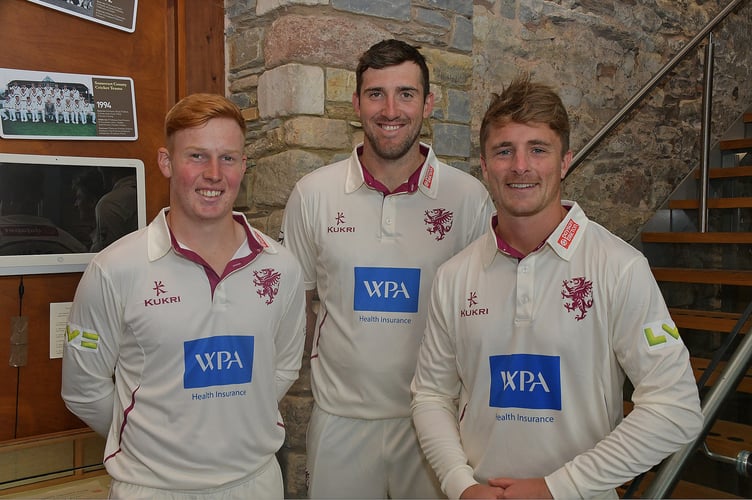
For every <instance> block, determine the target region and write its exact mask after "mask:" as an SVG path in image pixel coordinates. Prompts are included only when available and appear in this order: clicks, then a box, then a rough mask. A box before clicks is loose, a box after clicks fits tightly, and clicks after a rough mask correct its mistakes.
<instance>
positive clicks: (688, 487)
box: [616, 472, 742, 499]
mask: <svg viewBox="0 0 752 500" xmlns="http://www.w3.org/2000/svg"><path fill="white" fill-rule="evenodd" d="M654 478H655V473H654V472H648V473H647V474H645V477H644V478H643V479H642V481H641V482H640V485H639V486H638V487H637V489H636V490H635V491H634V493H633V494H632V497H631V498H642V494H643V493H644V492H645V490H646V489H647V488H648V486H649V485H650V483H651V481H653V479H654ZM630 483H631V481H630ZM630 483H627V484H625V485H624V486H621V487H619V488H617V489H616V493H617V494H618V495H619V498H624V494H625V493H626V492H627V488H628V486H629V484H630ZM669 498H703V499H707V498H742V497H738V496H735V495H732V494H731V493H728V492H726V491H721V490H716V489H714V488H709V487H707V486H703V485H701V484H695V483H690V482H689V481H683V480H680V481H679V482H677V483H676V486H674V489H673V491H672V492H671V496H670V497H669Z"/></svg>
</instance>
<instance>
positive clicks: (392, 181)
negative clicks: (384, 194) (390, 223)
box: [360, 142, 426, 191]
mask: <svg viewBox="0 0 752 500" xmlns="http://www.w3.org/2000/svg"><path fill="white" fill-rule="evenodd" d="M425 161H426V157H425V155H424V154H423V153H422V152H421V150H420V144H418V143H417V142H416V143H415V145H414V147H412V148H410V151H408V152H407V154H405V155H403V156H401V157H399V158H396V159H394V160H389V159H385V158H382V157H381V156H379V155H377V154H376V153H375V152H374V151H373V150H372V149H371V148H370V147H368V144H367V143H366V144H364V145H363V152H362V153H361V155H360V163H361V165H363V166H364V167H365V168H366V169H368V171H369V172H370V173H371V175H372V176H373V178H374V179H376V180H377V181H379V182H380V183H382V184H383V185H384V186H386V187H387V189H389V190H390V191H394V190H395V189H397V188H398V187H400V186H401V185H402V184H403V183H404V182H405V181H406V180H407V179H409V178H410V175H412V173H413V172H415V170H416V169H418V168H420V166H421V165H423V163H424V162H425Z"/></svg>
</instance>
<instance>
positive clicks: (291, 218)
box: [280, 185, 318, 354]
mask: <svg viewBox="0 0 752 500" xmlns="http://www.w3.org/2000/svg"><path fill="white" fill-rule="evenodd" d="M310 234H311V230H310V225H309V223H308V215H307V213H306V211H305V208H304V200H303V196H302V195H301V193H300V190H299V187H298V185H296V186H295V188H293V190H292V193H291V194H290V198H289V199H288V200H287V206H286V207H285V213H284V218H283V220H282V231H281V233H280V239H281V241H282V244H283V245H284V246H285V247H286V248H288V249H289V250H290V251H291V252H292V253H293V255H295V257H296V258H297V259H298V262H300V265H301V267H302V268H303V280H304V286H305V288H306V292H305V333H306V340H305V352H306V353H309V354H310V353H311V349H312V348H313V337H314V335H315V332H316V308H315V307H314V302H315V300H316V258H317V255H318V254H317V252H316V246H315V245H314V244H313V243H312V241H311V237H310Z"/></svg>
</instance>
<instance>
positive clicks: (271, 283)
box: [253, 267, 282, 305]
mask: <svg viewBox="0 0 752 500" xmlns="http://www.w3.org/2000/svg"><path fill="white" fill-rule="evenodd" d="M281 276H282V275H281V274H280V273H278V272H277V271H275V270H274V269H270V268H268V267H267V268H265V269H262V270H260V271H253V284H254V285H256V286H257V287H259V288H258V290H256V293H257V294H258V296H259V297H261V298H263V297H266V304H267V305H268V304H271V303H272V302H274V297H276V296H277V293H279V282H280V278H281Z"/></svg>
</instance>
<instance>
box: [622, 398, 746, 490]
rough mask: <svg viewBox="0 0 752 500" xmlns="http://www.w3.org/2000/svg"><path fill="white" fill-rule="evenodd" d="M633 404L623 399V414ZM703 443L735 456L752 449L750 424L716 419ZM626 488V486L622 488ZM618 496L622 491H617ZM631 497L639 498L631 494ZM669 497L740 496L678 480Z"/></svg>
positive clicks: (643, 486)
mask: <svg viewBox="0 0 752 500" xmlns="http://www.w3.org/2000/svg"><path fill="white" fill-rule="evenodd" d="M633 407H634V405H633V404H632V402H631V401H624V415H625V416H626V415H627V414H629V412H630V411H632V408H633ZM705 443H706V444H707V445H708V449H709V450H710V451H711V452H713V453H717V454H720V455H723V456H726V457H732V458H734V457H736V455H737V454H738V453H739V452H740V451H742V450H750V449H752V426H749V425H746V424H740V423H738V422H730V421H728V420H716V421H715V422H714V423H713V427H712V428H711V429H710V431H708V434H707V435H706V436H705ZM647 476H648V477H646V478H645V479H644V480H643V481H642V483H641V484H640V486H639V487H638V488H637V491H639V492H641V491H644V490H645V489H646V488H647V486H648V485H649V484H650V482H649V479H652V476H653V473H652V472H649V473H648V474H647ZM624 490H626V488H624ZM619 493H620V496H621V493H622V491H621V490H620V491H619ZM633 498H640V497H639V496H633ZM671 498H740V497H737V496H734V495H732V494H730V493H728V492H725V491H721V490H715V489H712V488H709V487H707V486H702V485H699V484H695V483H690V482H688V481H680V483H679V484H677V486H676V488H675V489H674V491H673V492H672V494H671Z"/></svg>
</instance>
